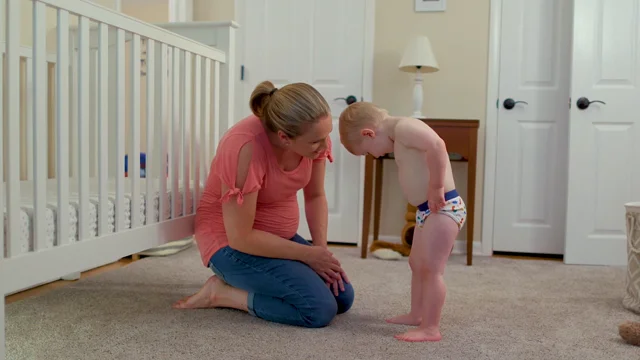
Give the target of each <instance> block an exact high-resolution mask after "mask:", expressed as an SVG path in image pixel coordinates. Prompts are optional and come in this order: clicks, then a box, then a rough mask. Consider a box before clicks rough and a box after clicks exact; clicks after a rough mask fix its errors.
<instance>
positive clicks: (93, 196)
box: [4, 178, 202, 254]
mask: <svg viewBox="0 0 640 360" xmlns="http://www.w3.org/2000/svg"><path fill="white" fill-rule="evenodd" d="M146 181H147V179H140V209H139V211H140V223H141V224H142V225H144V224H146V191H147V185H146ZM151 181H154V184H153V185H154V187H153V188H154V189H155V191H154V192H155V193H154V196H153V205H154V207H155V214H156V216H155V221H156V222H157V221H159V214H158V210H159V207H160V196H159V195H160V194H159V188H160V186H159V181H158V180H157V179H154V180H151ZM124 183H125V186H124V189H125V191H124V193H125V194H124V221H125V228H126V229H129V228H131V198H132V195H131V193H132V191H131V179H129V178H127V179H125V181H124ZM57 186H58V184H57V180H56V179H50V180H48V181H47V204H48V205H47V209H46V210H45V221H46V229H47V230H46V244H47V248H50V247H53V246H55V245H57V244H59V241H58V239H57V216H56V215H57V212H58V200H57ZM200 188H201V189H202V185H201V187H200ZM89 189H90V190H89V192H90V199H89V214H88V215H89V216H88V221H89V224H88V225H89V236H90V238H93V237H96V236H98V209H99V203H100V201H99V186H98V179H90V180H89ZM171 191H172V189H171V183H170V182H169V179H167V192H166V193H165V199H166V204H167V205H166V209H165V212H164V214H163V215H164V216H163V220H167V219H170V218H171V200H172V199H171ZM108 192H109V196H108V197H109V204H108V210H107V230H106V232H107V233H113V232H114V231H115V201H116V200H115V196H116V192H115V180H114V179H110V182H109V184H108ZM20 193H21V206H20V210H21V211H20V245H21V248H20V250H19V253H25V252H29V251H32V250H33V249H34V239H33V222H34V221H33V216H34V201H33V182H32V181H21V182H20ZM179 194H180V196H179V197H178V199H177V206H178V209H177V210H178V216H182V198H183V194H184V187H183V186H182V183H180V184H179ZM194 195H195V192H194V189H193V182H192V181H191V182H190V184H189V194H188V205H187V209H188V212H189V213H191V212H192V211H193V196H194ZM79 207H80V205H79V194H78V186H77V182H76V181H74V180H70V184H69V206H68V207H67V208H66V211H68V212H69V241H70V242H77V241H79V239H78V220H79V216H78V211H79ZM4 224H5V227H4V229H5V239H7V238H6V231H7V230H6V229H7V209H6V208H5V210H4ZM6 243H7V242H6V241H5V249H4V252H5V254H6V251H7V244H6Z"/></svg>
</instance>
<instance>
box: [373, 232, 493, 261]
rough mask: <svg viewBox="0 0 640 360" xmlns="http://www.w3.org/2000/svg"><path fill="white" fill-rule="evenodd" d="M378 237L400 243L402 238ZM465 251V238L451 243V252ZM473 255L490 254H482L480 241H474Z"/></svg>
mask: <svg viewBox="0 0 640 360" xmlns="http://www.w3.org/2000/svg"><path fill="white" fill-rule="evenodd" d="M378 238H379V240H382V241H386V242H390V243H396V244H401V243H402V240H401V239H400V236H392V235H380V236H378ZM372 241H373V236H369V244H371V242H372ZM466 253H467V242H466V241H465V240H456V243H455V244H454V245H453V252H452V254H455V255H461V254H466ZM473 255H474V256H475V255H478V256H487V255H491V254H484V253H483V252H482V242H480V241H474V242H473Z"/></svg>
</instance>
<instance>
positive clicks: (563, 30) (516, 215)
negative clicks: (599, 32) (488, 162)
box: [493, 0, 573, 254]
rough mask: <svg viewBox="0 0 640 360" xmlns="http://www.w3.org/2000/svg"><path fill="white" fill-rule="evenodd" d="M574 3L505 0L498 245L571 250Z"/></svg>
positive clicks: (542, 250) (530, 250) (546, 250)
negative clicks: (567, 240)
mask: <svg viewBox="0 0 640 360" xmlns="http://www.w3.org/2000/svg"><path fill="white" fill-rule="evenodd" d="M570 5H571V4H570V1H565V0H562V1H558V0H536V1H531V0H505V1H503V2H502V24H501V25H502V28H501V40H500V47H501V54H500V90H499V99H498V101H497V103H496V106H497V107H498V109H499V110H498V136H497V142H498V143H497V158H496V183H495V188H496V191H495V210H494V239H493V250H494V251H506V252H520V253H538V254H562V252H563V251H564V224H565V217H564V214H565V202H566V189H565V184H566V182H567V175H566V167H567V160H566V154H567V137H568V134H567V129H568V124H567V121H568V118H569V104H568V102H569V82H570V79H569V76H570V51H571V50H570V46H571V21H572V18H573V17H572V15H571V6H570ZM510 100H513V101H514V102H516V103H515V104H514V106H513V107H512V108H510V106H509V105H510V104H509V101H510ZM505 102H506V103H505Z"/></svg>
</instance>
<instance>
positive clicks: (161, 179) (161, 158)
mask: <svg viewBox="0 0 640 360" xmlns="http://www.w3.org/2000/svg"><path fill="white" fill-rule="evenodd" d="M170 51H171V49H170V48H168V47H167V45H166V44H161V45H160V98H159V102H160V116H159V117H158V118H157V119H156V121H157V124H158V127H157V129H156V133H157V136H156V141H158V149H159V151H158V154H159V155H158V163H159V164H160V167H159V169H158V171H157V173H158V183H159V184H158V185H159V189H158V194H159V195H158V196H159V197H158V202H159V203H158V219H159V220H160V221H163V220H165V217H164V216H165V212H166V211H167V176H168V158H167V157H168V152H167V151H168V150H167V133H168V131H169V112H168V109H169V97H168V94H169V92H168V90H167V89H168V84H169V73H168V72H169V67H168V62H169V58H170V56H171V55H170Z"/></svg>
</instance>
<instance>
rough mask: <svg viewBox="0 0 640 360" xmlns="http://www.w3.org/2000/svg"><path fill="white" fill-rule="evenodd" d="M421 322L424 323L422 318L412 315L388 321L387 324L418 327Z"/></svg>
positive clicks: (400, 316)
mask: <svg viewBox="0 0 640 360" xmlns="http://www.w3.org/2000/svg"><path fill="white" fill-rule="evenodd" d="M421 321H422V318H421V317H420V316H418V315H412V314H411V313H409V314H404V315H399V316H396V317H392V318H389V319H386V322H388V323H391V324H398V325H411V326H418V325H420V322H421Z"/></svg>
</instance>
